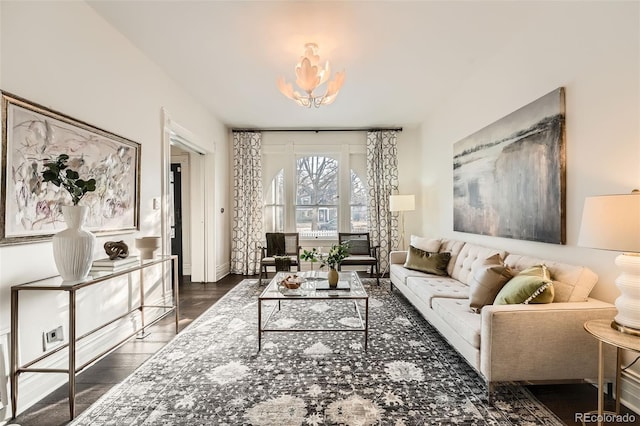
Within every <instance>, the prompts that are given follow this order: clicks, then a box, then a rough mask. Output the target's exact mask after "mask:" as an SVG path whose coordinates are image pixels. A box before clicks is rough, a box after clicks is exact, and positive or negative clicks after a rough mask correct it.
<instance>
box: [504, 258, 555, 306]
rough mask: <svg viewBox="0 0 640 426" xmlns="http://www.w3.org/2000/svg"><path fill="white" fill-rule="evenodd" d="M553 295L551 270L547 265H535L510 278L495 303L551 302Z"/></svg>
mask: <svg viewBox="0 0 640 426" xmlns="http://www.w3.org/2000/svg"><path fill="white" fill-rule="evenodd" d="M553 296H554V290H553V282H551V276H550V275H549V270H548V269H547V267H546V266H545V265H535V266H532V267H531V268H527V269H525V270H523V271H521V272H520V273H518V275H516V276H515V277H513V278H512V279H511V280H509V282H507V283H506V284H505V286H504V287H502V290H500V292H499V293H498V295H497V296H496V300H495V301H494V302H493V304H494V305H513V304H518V303H523V304H528V303H551V302H553Z"/></svg>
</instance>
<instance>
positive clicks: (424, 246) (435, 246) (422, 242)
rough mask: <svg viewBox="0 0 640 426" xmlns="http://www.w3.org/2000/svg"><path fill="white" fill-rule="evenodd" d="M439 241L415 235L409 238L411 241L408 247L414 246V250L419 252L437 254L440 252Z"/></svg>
mask: <svg viewBox="0 0 640 426" xmlns="http://www.w3.org/2000/svg"><path fill="white" fill-rule="evenodd" d="M440 244H441V242H440V240H437V239H435V238H424V237H418V236H417V235H412V236H411V241H410V242H409V245H412V246H414V247H415V248H419V249H420V250H424V251H430V252H432V253H437V252H439V251H440Z"/></svg>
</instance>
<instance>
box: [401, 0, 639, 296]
mask: <svg viewBox="0 0 640 426" xmlns="http://www.w3.org/2000/svg"><path fill="white" fill-rule="evenodd" d="M639 8H640V3H638V2H540V4H539V7H538V8H537V9H532V11H534V10H537V12H533V13H537V14H538V16H534V17H533V18H532V20H531V22H532V23H533V24H532V25H531V26H529V27H525V28H522V29H521V31H520V32H519V33H517V34H513V36H512V37H511V39H510V40H508V41H506V43H505V45H504V46H503V48H502V49H501V50H499V51H497V52H496V53H495V55H493V56H491V57H488V58H485V60H484V61H483V62H482V63H479V64H476V65H474V67H473V71H472V72H471V73H470V75H469V78H468V79H467V81H466V82H465V83H464V84H462V85H460V86H459V87H458V88H457V90H454V91H453V92H451V95H450V96H449V97H448V98H447V99H446V100H444V102H443V103H442V104H441V105H440V106H439V108H437V109H436V110H435V111H433V113H432V114H429V116H428V117H425V121H424V122H423V124H422V130H421V134H420V137H419V139H420V140H419V144H420V145H421V147H420V148H419V150H421V151H422V153H421V154H422V155H421V157H420V158H421V160H420V161H419V163H418V162H416V161H414V162H410V161H411V157H410V154H408V153H407V152H406V149H412V150H413V149H416V147H415V146H406V147H402V146H401V147H400V150H401V156H402V158H404V159H407V160H408V161H407V162H406V163H403V169H405V168H411V169H414V168H417V167H419V168H420V169H421V173H420V175H421V182H420V184H421V186H422V190H421V194H419V197H418V200H417V203H418V204H419V210H420V216H421V219H422V225H421V226H422V227H421V233H422V234H423V235H429V236H443V237H448V238H456V239H463V240H466V241H471V242H474V243H478V244H482V245H487V246H492V247H501V248H504V249H506V250H507V251H509V252H514V253H526V254H530V255H533V256H537V257H542V258H549V259H557V260H559V261H565V262H567V263H574V264H584V265H587V266H589V267H590V268H592V269H593V270H594V271H595V272H596V273H597V274H598V275H599V276H600V281H599V282H598V284H597V285H596V287H595V289H594V290H593V293H592V296H593V297H596V298H599V299H602V300H606V301H610V302H611V301H613V300H614V299H615V297H617V295H618V294H619V293H618V291H617V289H616V287H615V286H614V284H613V281H614V279H615V278H616V276H617V275H618V272H617V271H616V268H615V266H614V263H613V260H614V257H615V256H616V255H617V253H614V252H606V251H600V250H593V249H585V248H579V247H577V246H576V243H577V240H578V233H579V229H580V220H581V214H582V205H583V202H584V199H585V197H587V196H590V195H598V194H615V193H627V192H630V191H631V189H632V188H638V187H640V129H639V125H640V124H639V122H640V109H639V108H640V85H639V80H640V66H639V63H640V30H639V27H640V11H639ZM560 86H564V87H565V88H566V112H567V113H566V142H567V145H566V153H567V161H566V164H567V190H566V199H567V209H566V213H567V214H566V226H567V243H566V245H553V244H544V243H536V242H527V241H518V240H511V239H504V238H495V237H487V236H480V235H473V234H465V233H458V232H454V231H453V212H452V205H453V190H452V188H453V179H452V175H453V174H452V152H453V150H452V147H453V144H454V143H455V142H457V141H458V140H460V139H462V138H464V137H466V136H468V135H470V134H472V133H474V132H475V131H477V130H479V129H481V128H483V127H485V126H486V125H488V124H491V123H492V122H494V121H496V120H498V119H500V118H501V117H503V116H505V115H507V114H509V113H510V112H512V111H514V110H516V109H518V108H520V107H522V106H523V105H526V104H528V103H530V102H532V101H534V100H535V99H537V98H539V97H540V96H542V95H544V94H546V93H548V92H550V91H552V90H553V89H556V88H557V87H560ZM403 149H404V150H405V152H402V150H403ZM403 182H406V183H407V184H410V183H411V184H412V182H413V177H410V176H406V175H405V176H404V177H403ZM515 208H517V206H515Z"/></svg>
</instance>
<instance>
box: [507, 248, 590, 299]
mask: <svg viewBox="0 0 640 426" xmlns="http://www.w3.org/2000/svg"><path fill="white" fill-rule="evenodd" d="M504 263H505V264H506V265H508V266H509V267H510V268H511V269H514V270H516V271H521V270H523V269H526V268H529V267H531V266H534V265H539V264H541V263H544V264H545V265H546V266H547V268H548V270H549V273H550V274H551V280H552V281H553V289H554V292H555V296H554V299H553V301H554V302H585V301H586V300H587V297H588V296H589V293H591V290H592V289H593V287H594V286H595V285H596V282H597V281H598V276H597V275H596V274H595V273H594V272H593V271H591V270H590V269H589V268H586V267H584V266H576V265H568V264H566V263H560V262H553V261H549V260H542V259H537V258H535V257H529V256H522V255H519V254H510V255H509V256H507V257H506V258H505V261H504Z"/></svg>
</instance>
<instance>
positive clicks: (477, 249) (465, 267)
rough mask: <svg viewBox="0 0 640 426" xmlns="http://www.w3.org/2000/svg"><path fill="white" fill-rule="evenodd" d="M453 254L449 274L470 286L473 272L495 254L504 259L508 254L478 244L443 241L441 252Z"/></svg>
mask: <svg viewBox="0 0 640 426" xmlns="http://www.w3.org/2000/svg"><path fill="white" fill-rule="evenodd" d="M444 251H448V252H449V253H451V260H450V261H449V265H448V267H447V273H448V274H449V276H450V277H452V278H455V279H456V280H458V281H460V282H461V283H463V284H466V285H469V281H470V280H471V270H472V269H473V268H474V267H475V266H476V265H478V264H480V263H482V262H484V261H485V260H486V259H487V258H488V257H491V256H493V255H495V254H498V255H500V258H501V259H504V258H505V257H506V255H507V253H506V252H505V251H504V250H498V249H495V248H489V247H483V246H479V245H476V244H471V243H466V242H464V241H456V240H446V239H445V240H442V245H441V246H440V252H444Z"/></svg>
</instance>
